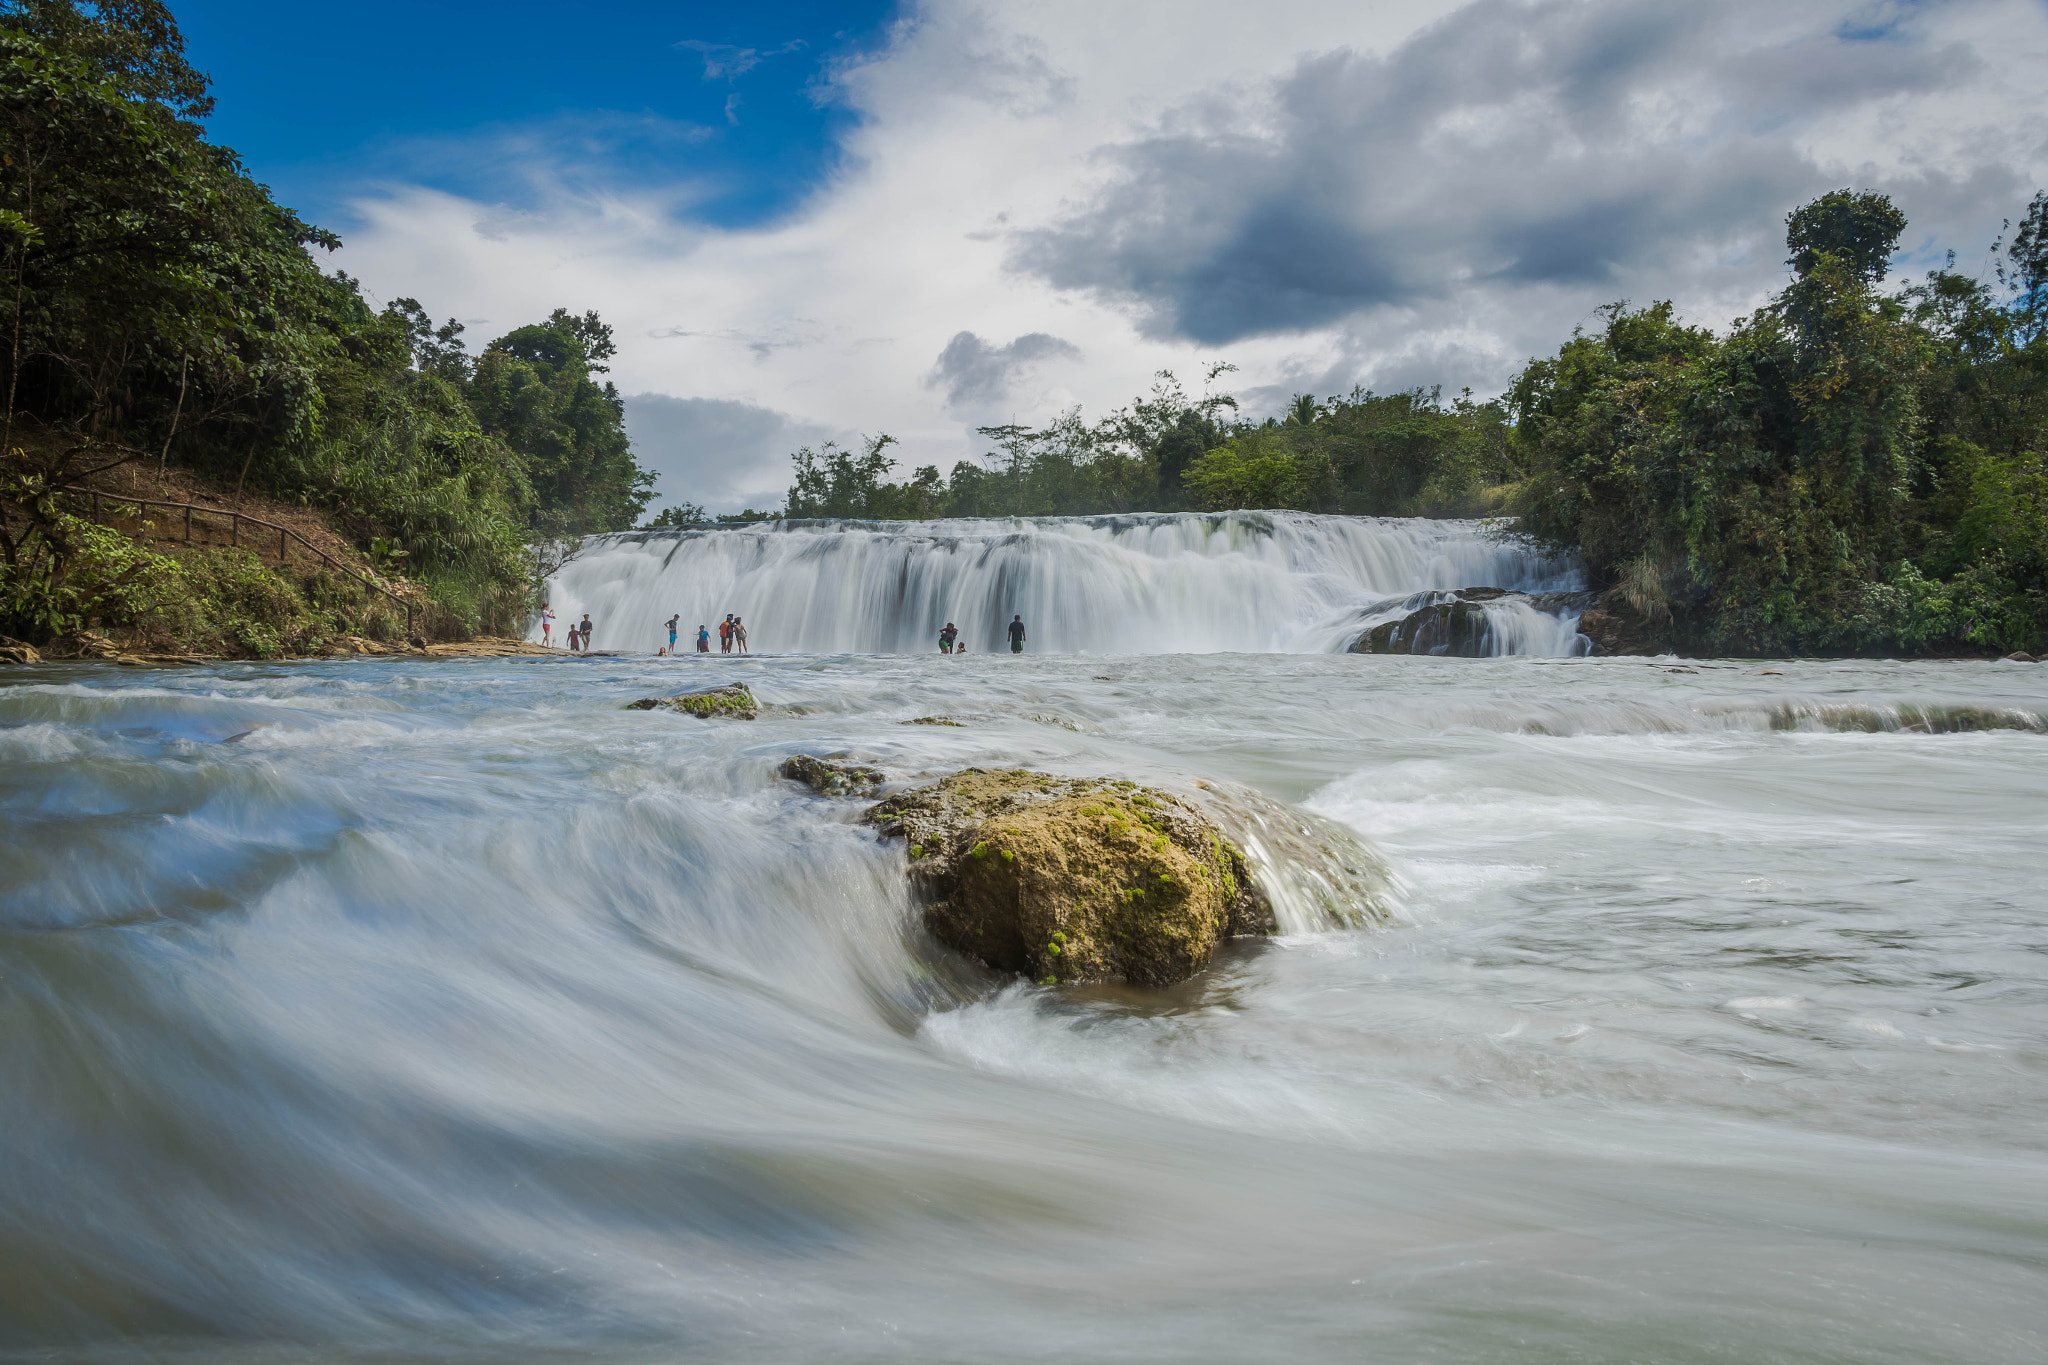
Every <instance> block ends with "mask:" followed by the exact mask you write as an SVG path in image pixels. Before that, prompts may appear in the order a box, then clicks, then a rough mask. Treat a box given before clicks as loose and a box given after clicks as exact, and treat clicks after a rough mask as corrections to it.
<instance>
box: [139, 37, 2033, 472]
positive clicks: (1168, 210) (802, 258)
mask: <svg viewBox="0 0 2048 1365" xmlns="http://www.w3.org/2000/svg"><path fill="white" fill-rule="evenodd" d="M174 4H175V7H176V9H177V12H178V14H179V16H180V18H181V20H182V21H183V23H184V25H185V27H186V31H187V34H188V38H189V40H190V43H191V48H192V55H193V57H194V59H195V60H196V62H197V63H198V64H199V65H200V66H201V67H202V68H204V69H206V70H209V71H210V72H211V73H212V74H213V76H214V78H215V82H216V93H217V95H218V96H219V99H220V112H219V114H218V116H217V117H216V119H215V120H214V125H213V127H214V132H215V134H216V135H217V136H218V137H219V138H221V139H222V140H223V141H226V142H227V143H229V144H230V145H232V146H234V147H236V148H237V149H239V150H241V151H242V152H243V153H244V155H245V157H246V158H247V160H248V161H249V163H250V165H251V167H252V169H253V170H254V171H255V173H256V174H257V176H258V177H259V178H260V179H263V180H266V181H268V182H269V183H270V184H271V185H273V186H274V187H275V188H276V190H277V192H278V194H279V196H280V197H281V198H283V199H284V200H285V201H286V202H288V203H291V204H293V205H294V206H296V207H298V208H299V209H300V210H301V211H302V212H305V213H306V214H308V216H310V217H312V218H313V219H314V220H315V221H318V222H320V223H322V224H323V225H327V226H331V227H334V228H335V229H336V230H338V231H340V232H341V233H342V235H343V237H344V238H345V240H346V241H347V243H348V245H347V247H346V248H345V249H344V250H343V252H342V253H341V255H340V257H339V261H338V264H339V265H340V267H341V268H343V269H346V270H348V271H349V272H350V273H352V274H354V275H357V276H358V277H360V278H361V279H362V280H363V281H364V283H365V286H366V287H367V288H368V289H369V290H370V291H371V293H372V294H373V295H374V296H375V297H377V298H378V299H391V298H395V297H399V296H404V295H410V296H413V297H416V298H418V299H419V300H420V301H421V302H422V303H424V304H425V305H426V306H427V308H428V309H429V310H430V311H431V312H432V313H433V314H434V315H435V316H437V317H447V316H454V317H457V318H460V319H462V320H463V321H464V322H465V323H467V324H468V325H469V327H470V332H471V336H472V338H474V339H475V340H477V341H479V342H480V341H483V340H487V339H488V338H489V337H491V336H493V335H496V334H497V333H498V332H500V331H503V330H507V329H509V328H510V327H512V326H515V325H517V324H519V323H521V322H524V321H528V320H531V319H533V318H536V317H540V316H543V315H545V314H546V313H547V312H548V311H549V310H551V309H553V308H555V307H558V306H567V307H570V308H574V309H576V310H578V311H581V310H583V309H586V308H596V309H597V310H598V311H599V312H601V313H602V314H603V315H604V317H605V318H606V320H608V321H609V322H611V323H612V324H613V325H614V327H615V328H616V330H617V334H618V341H619V354H618V356H617V358H616V360H615V361H614V362H613V378H614V379H615V380H616V381H617V382H618V384H619V386H620V388H621V389H622V390H623V391H624V392H625V393H627V394H628V395H630V397H629V400H628V402H629V406H628V422H629V425H630V427H631V429H632V431H633V433H634V436H635V441H636V445H637V447H638V449H639V452H640V455H641V458H642V460H643V462H645V463H647V464H649V465H651V466H653V467H654V468H656V469H658V470H659V471H660V472H661V475H662V478H661V483H660V488H661V490H662V492H664V493H665V494H667V495H668V496H669V497H671V498H690V499H694V500H696V501H700V502H703V503H705V504H707V505H708V506H710V507H711V508H712V509H713V510H729V509H734V508H737V507H738V506H740V505H742V504H743V503H752V504H753V505H756V506H761V505H765V503H766V502H769V501H773V500H775V499H777V498H779V495H780V490H781V489H782V487H783V486H784V485H785V484H786V482H787V473H788V467H789V466H788V458H787V457H788V453H789V451H790V450H792V449H793V448H795V447H796V446H797V445H800V444H804V443H807V442H815V441H818V440H822V439H826V438H831V437H838V438H842V439H844V438H846V437H849V436H852V435H854V434H856V433H860V432H869V433H873V432H879V431H887V432H890V433H892V434H893V435H895V436H896V437H897V438H898V439H899V440H900V441H901V442H902V446H901V451H900V453H901V454H902V457H903V462H904V464H905V465H906V466H909V465H913V464H926V463H932V464H937V465H939V466H940V467H941V468H942V469H943V468H950V466H951V465H952V464H953V462H954V461H956V460H958V459H961V458H966V457H969V456H972V455H974V454H976V453H978V452H979V450H980V445H979V443H977V441H976V439H975V438H974V437H973V435H972V429H973V428H974V427H975V426H977V425H981V424H988V423H996V422H1007V421H1011V420H1017V421H1024V422H1032V421H1037V420H1042V419H1045V418H1048V417H1051V416H1053V415H1054V414H1055V413H1057V412H1058V411H1059V410H1061V409H1063V408H1065V407H1068V406H1071V405H1074V404H1081V405H1083V406H1084V408H1085V409H1086V410H1087V411H1088V412H1089V413H1091V414H1092V413H1096V412H1100V411H1103V410H1106V409H1108V408H1112V407H1115V406H1118V405H1120V404H1122V403H1125V402H1127V401H1128V400H1129V399H1130V398H1131V396H1132V395H1134V394H1137V393H1140V392H1143V391H1144V390H1145V389H1146V388H1147V387H1148V385H1149V383H1150V380H1151V376H1152V374H1153V372H1154V371H1157V370H1160V369H1173V370H1175V371H1176V372H1178V373H1179V374H1180V375H1181V376H1183V378H1186V379H1188V380H1190V381H1192V383H1191V387H1196V388H1198V387H1199V374H1200V372H1201V370H1202V369H1203V367H1204V366H1205V365H1206V364H1207V363H1209V362H1213V361H1230V362H1232V363H1234V364H1236V365H1237V366H1238V373H1237V374H1235V375H1233V376H1231V383H1232V385H1233V387H1234V391H1235V392H1236V393H1238V394H1239V396H1240V397H1242V398H1244V399H1245V400H1246V402H1247V406H1248V408H1249V409H1251V410H1254V411H1270V410H1277V409H1278V408H1279V407H1281V406H1282V405H1283V404H1284V403H1285V401H1286V399H1287V397H1288V396H1289V395H1290V394H1292V393H1294V392H1296V391H1299V390H1309V391H1313V392H1316V393H1319V394H1329V393H1335V392H1342V391H1346V390H1349V389H1350V388H1351V387H1352V386H1353V385H1354V384H1361V383H1362V384H1365V385H1367V386H1370V387H1373V388H1378V389H1381V390H1386V389H1391V388H1400V387H1406V386H1410V385H1414V384H1435V383H1441V384H1443V385H1445V386H1446V388H1447V389H1448V390H1456V389H1458V388H1460V387H1465V386H1469V387H1471V388H1472V389H1473V390H1474V391H1476V392H1477V393H1479V394H1482V395H1491V394H1493V393H1496V392H1498V391H1499V390H1500V389H1501V388H1502V387H1503V386H1504V385H1505V383H1506V382H1507V380H1508V379H1509V377H1510V376H1512V374H1513V373H1514V371H1515V370H1516V368H1517V367H1518V366H1519V365H1520V364H1521V363H1522V362H1523V361H1525V360H1526V359H1527V358H1528V357H1529V356H1530V355H1532V354H1535V353H1539V352H1544V351H1548V350H1551V349H1553V348H1554V347H1555V346H1556V344H1557V343H1558V341H1559V340H1560V339H1562V338H1563V337H1564V336H1566V335H1568V334H1569V332H1570V331H1571V329H1572V328H1573V327H1574V326H1575V325H1578V324H1579V323H1580V322H1582V321H1584V320H1585V319H1586V318H1587V317H1588V315H1589V313H1590V312H1591V310H1593V309H1594V308H1596V307H1598V306H1599V305H1600V304H1602V303H1605V302H1607V301H1609V300H1612V299H1617V298H1630V299H1635V300H1638V301H1647V300H1650V299H1653V298H1671V299H1674V300H1675V301H1676V302H1677V303H1678V305H1679V307H1680V309H1681V310H1682V311H1683V312H1684V313H1685V314H1686V315H1687V316H1688V317H1690V318H1691V319H1693V320H1696V321H1701V322H1708V323H1713V324H1716V325H1720V324H1725V323H1726V322H1727V321H1728V320H1729V319H1730V318H1733V317H1735V316H1737V315H1739V314H1741V313H1743V312H1745V311H1747V310H1748V309H1749V308H1751V307H1753V306H1754V305H1755V303H1756V302H1757V301H1758V300H1759V299H1760V298H1762V297H1763V296H1764V295H1765V294H1766V293H1768V292H1769V291H1771V290H1772V289H1774V288H1776V287H1777V286H1778V285H1779V284H1780V283H1781V282H1782V280H1783V277H1784V266H1783V263H1782V258H1783V256H1784V254H1785V253H1784V249H1783V241H1782V233H1783V220H1784V216H1785V214H1786V213H1787V212H1788V211H1789V210H1790V209H1791V208H1792V207H1794V206H1795V205H1796V204H1798V203H1800V202H1802V201H1803V200H1804V199H1807V198H1809V197H1811V196H1812V195H1814V194H1816V193H1818V192H1821V191H1824V190H1827V189H1831V188H1836V187H1840V186H1853V187H1855V188H1858V189H1863V188H1872V189H1880V190H1884V191H1886V192H1887V193H1889V194H1891V195H1892V196H1893V197H1894V198H1895V199H1896V200H1897V201H1898V202H1899V204H1900V205H1901V207H1903V208H1904V209H1905V211H1906V212H1907V214H1908V216H1909V217H1910V218H1911V220H1912V226H1911V227H1910V228H1909V229H1908V232H1907V237H1906V240H1905V243H1904V246H1905V248H1906V250H1905V254H1904V255H1903V256H1902V258H1901V260H1900V261H1899V263H1898V268H1899V270H1901V271H1903V272H1908V273H1917V272H1918V271H1920V270H1924V269H1926V268H1928V267H1929V266H1931V265H1934V264H1938V263H1939V262H1940V260H1941V259H1942V258H1943V256H1944V254H1945V253H1946V252H1948V251H1951V250H1953V251H1954V252H1955V253H1956V257H1957V265H1958V268H1959V269H1962V270H1964V271H1967V272H1971V273H1976V272H1978V271H1980V270H1982V271H1984V272H1985V273H1986V275H1987V276H1988V274H1989V264H1988V256H1987V248H1988V247H1989V245H1990V243H1991V241H1992V239H1993V238H1994V237H1995V236H1996V235H1997V233H1998V231H1999V228H2000V223H2001V220H2003V219H2005V218H2008V217H2016V216H2017V215H2018V214H2019V213H2020V212H2021V211H2023V209H2024V207H2025V204H2026V201H2027V200H2028V198H2029V197H2030V196H2031V195H2032V194H2033V193H2034V192H2035V190H2037V189H2040V188H2043V187H2048V81H2044V80H2043V79H2042V77H2041V73H2042V72H2043V71H2048V4H2044V3H2042V2H2041V0H1954V3H1939V2H1938V0H1928V2H1926V3H1908V2H1906V0H1891V2H1886V0H1878V2H1877V3H1863V2H1861V0H1857V2H1849V0H1845V2H1843V3H1836V2H1835V0H1795V3H1789V4H1788V3H1785V0H1769V2H1768V3H1766V2H1763V0H1758V2H1755V3H1752V2H1751V0H1729V2H1728V3H1713V2H1712V0H1694V2H1693V3H1684V4H1681V3H1673V2H1672V0H1534V2H1533V3H1531V2H1530V0H1477V3H1469V4H1458V3H1439V2H1436V0H1383V2H1379V3H1375V0H1332V2H1328V3H1326V2H1325V0H1295V2H1293V3H1289V2H1288V0H1269V3H1267V4H1263V5H1247V4H1244V3H1242V0H1174V3H1171V4H1168V3H1164V0H1156V2H1155V3H1136V2H1134V0H1123V3H1107V4H1106V3H1103V0H1015V2H1013V3H975V2H973V0H924V2H923V3H903V4H893V5H892V4H880V3H862V4H852V3H838V4H835V3H825V2H824V0H818V2H816V3H797V4H785V3H774V2H773V0H765V2H763V3H756V4H754V5H751V6H732V5H719V6H711V5H699V4H694V3H671V4H651V3H627V4H604V3H597V4H592V5H588V6H584V7H581V8H580V9H564V8H563V7H561V6H560V5H558V4H557V5H550V6H546V7H543V6H540V5H537V4H529V3H524V2H523V0H507V2H505V3H497V4H492V5H488V6H486V5H467V4H457V3H444V4H436V5H431V6H422V5H418V4H417V3H414V4H407V5H400V4H396V3H391V2H390V0H361V2H360V3H354V4H351V5H350V6H348V7H346V8H345V9H344V10H342V11H322V12H318V13H313V12H307V13H303V14H292V15H290V16H289V17H287V15H286V12H285V11H281V10H279V9H278V8H277V7H275V6H273V5H262V6H258V5H255V4H250V3H244V2H243V0H234V2H232V3H231V2H229V0H218V2H215V0H189V2H188V3H176V0H174ZM565 21H570V22H573V23H574V25H575V27H574V28H573V29H565Z"/></svg>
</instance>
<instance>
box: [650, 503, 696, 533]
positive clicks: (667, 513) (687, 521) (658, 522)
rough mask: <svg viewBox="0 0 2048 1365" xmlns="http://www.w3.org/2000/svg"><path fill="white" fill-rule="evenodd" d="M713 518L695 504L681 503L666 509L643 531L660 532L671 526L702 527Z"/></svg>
mask: <svg viewBox="0 0 2048 1365" xmlns="http://www.w3.org/2000/svg"><path fill="white" fill-rule="evenodd" d="M709 520H711V518H709V517H707V516H705V515H704V509H703V508H702V507H700V506H698V505H697V504H696V503H694V502H679V503H677V504H676V505H675V506H673V507H664V508H662V509H661V511H660V512H659V513H658V514H656V515H655V516H654V517H653V518H652V519H651V520H650V521H648V523H647V524H646V525H645V526H642V527H641V528H640V529H641V530H643V531H659V530H662V529H664V528H665V527H670V526H702V525H703V524H704V523H705V522H707V521H709Z"/></svg>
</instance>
